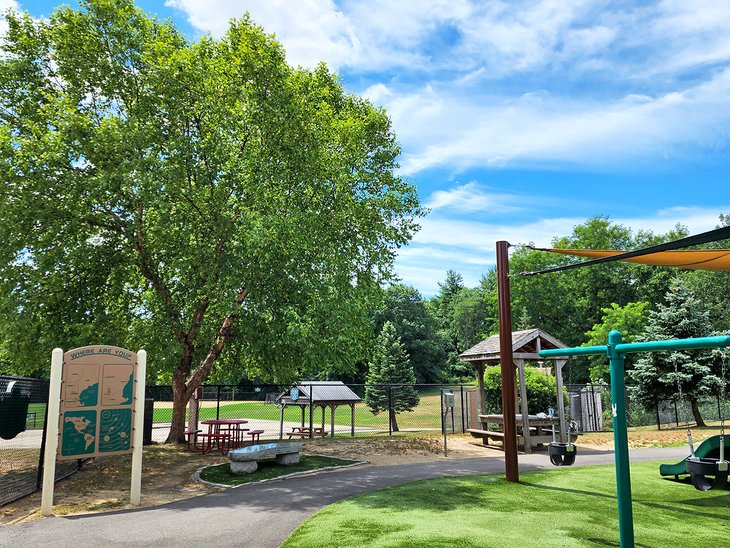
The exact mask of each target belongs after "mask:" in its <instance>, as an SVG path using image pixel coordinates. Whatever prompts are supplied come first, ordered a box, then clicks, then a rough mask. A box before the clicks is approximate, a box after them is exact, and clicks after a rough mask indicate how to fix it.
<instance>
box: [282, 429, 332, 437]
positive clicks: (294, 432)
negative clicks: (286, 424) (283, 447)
mask: <svg viewBox="0 0 730 548" xmlns="http://www.w3.org/2000/svg"><path fill="white" fill-rule="evenodd" d="M287 435H288V436H289V439H292V438H293V437H295V436H296V437H300V438H308V437H309V427H308V426H292V429H291V432H289V433H288V434H287ZM326 435H327V432H325V431H324V428H321V427H314V428H312V437H315V438H316V437H317V436H326Z"/></svg>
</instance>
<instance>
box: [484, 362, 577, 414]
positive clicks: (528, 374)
mask: <svg viewBox="0 0 730 548" xmlns="http://www.w3.org/2000/svg"><path fill="white" fill-rule="evenodd" d="M525 384H526V386H527V409H528V410H529V412H530V413H532V414H535V413H547V411H548V407H552V408H554V409H555V406H556V405H557V401H556V394H557V391H558V388H557V381H556V379H555V377H553V376H547V375H545V373H543V372H541V371H538V370H537V369H536V368H534V367H530V366H527V367H525ZM515 385H516V386H519V378H518V376H517V372H515ZM484 389H485V391H486V393H487V394H486V399H487V412H488V413H501V412H502V370H501V368H500V366H498V365H495V366H493V367H487V369H486V371H485V372H484ZM563 392H564V393H565V389H563ZM517 411H518V412H519V408H518V410H517ZM556 413H557V409H556Z"/></svg>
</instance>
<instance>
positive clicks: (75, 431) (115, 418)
mask: <svg viewBox="0 0 730 548" xmlns="http://www.w3.org/2000/svg"><path fill="white" fill-rule="evenodd" d="M136 369H137V354H135V353H134V352H131V351H129V350H125V349H124V348H119V347H116V346H106V345H96V346H84V347H82V348H75V349H73V350H69V351H68V352H66V353H65V354H64V355H63V372H62V388H61V405H60V417H59V432H60V437H61V439H60V443H59V446H58V459H59V460H71V459H78V458H86V457H98V456H101V455H118V454H123V453H131V452H132V424H133V405H134V381H135V376H136V374H137V371H136Z"/></svg>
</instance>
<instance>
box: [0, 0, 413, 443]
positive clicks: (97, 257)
mask: <svg viewBox="0 0 730 548" xmlns="http://www.w3.org/2000/svg"><path fill="white" fill-rule="evenodd" d="M7 22H8V27H9V30H8V33H7V36H6V39H5V41H4V44H3V46H2V52H1V53H0V89H1V90H2V91H1V94H0V121H1V122H2V125H1V126H0V176H1V180H2V182H1V183H0V185H2V186H0V227H1V228H0V254H2V261H1V263H0V283H2V293H1V294H0V298H1V299H2V306H3V309H4V310H3V312H4V313H5V315H6V316H7V317H8V318H9V321H7V322H6V323H4V325H3V327H2V335H3V337H4V340H3V351H4V356H5V359H6V360H7V359H10V360H17V361H19V362H25V363H26V364H31V365H32V364H35V365H34V367H36V368H37V364H39V363H43V362H47V360H48V355H49V353H50V350H51V348H52V347H53V346H65V347H68V346H71V345H76V344H87V343H94V342H104V343H110V344H120V345H124V346H128V347H137V346H138V345H139V346H145V347H146V348H147V349H148V350H149V352H150V365H151V372H152V378H153V379H154V378H155V377H157V379H158V380H164V379H168V380H171V382H172V386H173V393H174V410H173V416H172V429H171V433H170V438H169V439H170V440H171V441H174V440H178V439H179V438H180V436H181V432H182V430H183V427H184V418H185V404H186V402H187V401H188V399H189V398H190V395H191V394H192V392H193V391H194V389H195V388H196V387H197V386H198V385H199V384H201V383H202V382H203V381H205V379H206V378H207V377H208V375H209V374H210V373H211V371H212V370H213V368H214V366H215V365H216V363H217V362H218V361H219V358H220V357H221V354H222V353H223V350H224V348H225V347H226V346H230V345H231V344H235V345H240V348H241V349H242V352H241V353H240V355H242V356H245V358H244V359H245V362H244V363H243V364H239V365H240V366H243V367H245V368H246V369H247V370H248V371H250V372H252V374H258V375H260V376H261V377H262V378H264V379H267V380H269V379H271V380H279V381H286V380H289V379H291V378H292V377H295V376H296V375H297V371H298V370H300V369H301V368H310V369H311V367H312V366H314V365H315V364H317V363H319V364H322V363H333V364H338V366H339V367H346V366H347V365H348V364H352V363H354V361H355V360H356V359H358V358H361V357H362V356H361V355H359V354H360V353H361V351H364V347H365V342H364V341H366V340H367V337H368V332H369V330H370V326H369V323H368V321H367V320H368V318H367V311H368V310H370V309H371V306H370V304H369V303H368V302H367V301H368V300H369V298H370V296H371V295H374V294H376V293H377V292H378V291H379V284H380V283H382V282H384V281H386V280H388V279H390V277H391V272H392V263H393V259H394V253H395V251H396V248H397V247H399V246H400V245H402V244H404V243H405V242H407V241H408V240H409V239H410V237H411V235H412V234H413V232H414V230H415V229H416V228H417V226H416V224H415V222H414V219H415V218H416V217H417V216H419V215H420V214H421V210H420V207H419V204H418V199H417V196H416V193H415V190H414V188H413V187H412V186H411V185H410V184H409V183H407V182H406V181H404V180H403V179H401V178H399V177H398V176H396V175H395V174H394V170H395V168H396V167H397V166H396V157H397V155H398V153H399V148H398V146H397V144H396V141H395V138H394V135H393V133H392V131H391V126H390V122H389V119H388V117H387V116H386V114H385V113H384V112H383V111H382V110H379V109H376V108H374V107H373V106H372V105H371V104H370V103H368V102H367V101H365V100H363V99H360V98H358V97H355V96H352V95H349V94H347V93H345V92H344V90H343V87H342V85H341V84H340V82H339V81H338V80H337V78H336V76H335V75H333V74H332V73H330V72H329V71H328V70H327V69H326V67H324V66H320V67H318V68H317V69H315V70H312V71H309V70H303V69H297V70H294V69H292V68H291V67H289V65H288V64H287V63H286V60H285V56H284V52H283V50H282V48H281V46H280V45H279V44H278V43H277V42H276V41H275V40H274V39H273V38H272V37H270V36H268V35H266V34H265V33H264V32H263V31H262V29H261V28H259V27H257V26H255V25H254V24H253V23H252V22H251V21H250V20H249V19H248V17H247V16H244V17H243V18H242V19H240V20H238V21H232V22H231V25H230V28H229V30H228V31H227V32H226V34H225V35H224V36H223V37H222V38H221V39H220V40H214V39H212V38H210V37H207V36H206V37H203V38H202V39H200V40H199V41H198V42H196V43H190V42H189V41H187V40H186V39H185V38H184V37H183V36H182V34H181V33H180V32H179V31H178V30H176V28H175V27H174V26H173V25H172V24H171V23H169V22H166V21H165V22H162V21H159V20H157V19H155V18H152V17H150V16H148V15H146V14H145V13H144V12H142V11H141V10H139V9H138V8H136V7H135V6H134V5H133V2H132V1H131V0H82V1H81V9H77V10H74V9H70V8H60V9H58V10H57V11H55V12H54V13H53V14H52V15H51V16H50V17H49V18H48V19H44V20H33V19H32V18H30V17H29V16H27V15H17V14H12V13H11V14H9V15H8V16H7ZM25 330H27V331H25Z"/></svg>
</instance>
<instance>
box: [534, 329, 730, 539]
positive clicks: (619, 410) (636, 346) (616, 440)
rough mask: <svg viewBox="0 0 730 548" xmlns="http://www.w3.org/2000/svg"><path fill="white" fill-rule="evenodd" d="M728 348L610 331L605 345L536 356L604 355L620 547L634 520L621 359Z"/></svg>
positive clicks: (722, 341)
mask: <svg viewBox="0 0 730 548" xmlns="http://www.w3.org/2000/svg"><path fill="white" fill-rule="evenodd" d="M727 346H730V336H721V337H701V338H697V339H678V340H673V341H648V342H640V343H626V344H622V343H621V333H620V332H619V331H611V333H609V335H608V345H606V346H583V347H578V348H560V349H556V350H543V351H541V352H540V353H539V354H540V357H545V358H549V357H558V356H589V355H608V358H609V363H610V366H611V368H610V371H611V402H612V403H611V411H612V414H613V444H614V450H615V462H616V495H617V497H616V498H617V500H618V526H619V537H620V542H621V546H622V547H624V548H626V547H629V546H634V517H633V510H632V506H631V475H630V470H629V440H628V431H627V430H626V386H625V384H624V356H625V355H626V354H629V353H634V352H663V351H672V350H684V349H692V348H695V349H696V348H724V347H727Z"/></svg>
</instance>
